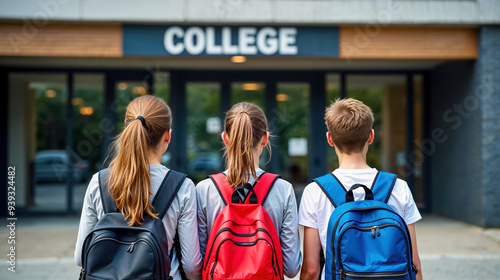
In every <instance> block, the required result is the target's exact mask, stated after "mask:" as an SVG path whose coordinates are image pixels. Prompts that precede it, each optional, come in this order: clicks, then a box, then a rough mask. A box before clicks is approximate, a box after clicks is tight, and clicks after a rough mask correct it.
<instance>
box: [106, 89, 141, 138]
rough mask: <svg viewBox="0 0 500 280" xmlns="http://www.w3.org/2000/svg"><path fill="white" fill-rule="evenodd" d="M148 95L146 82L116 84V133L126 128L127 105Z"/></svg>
mask: <svg viewBox="0 0 500 280" xmlns="http://www.w3.org/2000/svg"><path fill="white" fill-rule="evenodd" d="M147 93H148V85H147V83H146V81H118V82H116V97H115V98H116V100H115V102H114V104H115V107H114V108H115V109H116V133H120V132H121V131H122V130H123V128H124V127H125V123H124V119H125V112H127V105H128V104H129V103H130V102H131V101H132V100H134V99H135V98H137V97H139V96H142V95H145V94H147Z"/></svg>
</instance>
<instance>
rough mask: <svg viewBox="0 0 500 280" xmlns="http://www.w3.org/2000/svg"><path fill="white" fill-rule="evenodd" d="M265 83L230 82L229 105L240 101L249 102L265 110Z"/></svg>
mask: <svg viewBox="0 0 500 280" xmlns="http://www.w3.org/2000/svg"><path fill="white" fill-rule="evenodd" d="M265 92H266V85H265V84H264V83H257V82H244V83H232V84H231V105H234V104H236V103H240V102H251V103H254V104H255V105H258V106H259V107H260V108H261V109H262V110H263V111H265V94H266V93H265Z"/></svg>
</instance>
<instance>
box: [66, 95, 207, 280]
mask: <svg viewBox="0 0 500 280" xmlns="http://www.w3.org/2000/svg"><path fill="white" fill-rule="evenodd" d="M171 120H172V118H171V112H170V108H169V107H168V106H167V104H166V103H165V102H164V101H163V100H161V99H160V98H158V97H154V96H150V95H148V96H143V97H139V98H136V99H134V100H133V101H132V102H131V103H130V104H129V105H128V107H127V112H126V114H125V128H124V130H123V132H122V133H121V134H120V135H119V136H118V138H117V139H116V141H115V142H114V147H115V149H114V150H115V151H116V152H115V153H116V155H114V158H113V160H112V161H111V163H110V166H109V168H108V169H104V170H102V171H100V172H98V173H96V174H95V175H94V176H93V177H92V179H91V181H90V183H89V186H88V189H87V192H86V194H85V199H84V203H83V208H82V215H81V220H80V227H79V231H78V240H77V243H76V248H75V260H76V262H77V264H78V265H80V266H82V264H83V269H82V275H83V276H88V277H89V278H91V279H138V278H140V279H146V278H148V279H166V278H167V276H171V277H173V280H180V279H181V274H183V273H185V275H184V274H183V276H184V277H183V278H185V277H187V278H188V279H199V278H200V270H201V256H200V249H199V248H200V247H199V241H198V238H197V236H198V233H197V224H196V213H197V210H196V192H195V187H194V184H193V182H192V181H191V180H190V179H188V178H185V175H184V174H181V173H178V172H175V171H173V170H169V169H168V168H167V167H165V166H163V165H162V164H161V157H162V154H163V153H165V151H166V150H167V148H168V146H169V143H170V139H171V132H172V130H171ZM175 178H178V180H177V181H175V180H176V179H175ZM174 183H175V184H174ZM106 186H107V187H106ZM157 196H158V197H157ZM164 198H165V199H167V200H168V201H163V199H164ZM113 202H114V203H113ZM110 205H111V206H110ZM113 215H114V216H113ZM117 215H122V216H117ZM113 217H114V218H113ZM117 217H121V218H117ZM120 220H121V223H123V225H121V226H116V224H117V223H119V222H120ZM116 221H117V222H116ZM113 223H114V229H115V230H116V229H117V228H122V229H123V230H122V232H120V231H115V232H113V227H112V226H111V227H110V225H111V224H113ZM154 223H156V224H154ZM158 223H159V224H158ZM104 224H105V225H106V226H108V228H112V229H111V230H107V229H105V230H103V228H105V225H104ZM142 228H146V230H144V231H143V232H140V231H141V230H142ZM151 229H152V230H151ZM99 230H100V231H99ZM106 230H107V231H106ZM155 231H156V232H158V233H155V234H156V235H155V238H156V239H154V238H153V239H151V240H149V241H148V240H146V239H147V236H146V235H147V234H148V232H149V233H154V232H155ZM138 232H140V233H138ZM106 234H107V235H110V236H107V235H106ZM133 234H136V235H137V236H138V237H136V238H135V239H132V237H131V236H132V235H133ZM176 234H177V236H178V238H176ZM153 235H154V234H153ZM100 236H106V238H102V237H100ZM158 236H160V237H158ZM106 242H107V243H106ZM175 242H177V244H174V243H175ZM94 245H95V246H94ZM156 245H158V246H159V247H160V250H156V249H154V248H156V247H155V246H156ZM175 245H180V246H177V247H176V246H175ZM120 246H122V247H120ZM99 248H102V251H103V252H101V253H103V254H101V255H105V254H113V259H110V260H106V261H109V264H108V263H105V262H104V261H101V259H102V258H103V256H100V255H99V251H98V250H99ZM104 248H106V249H104ZM120 248H122V249H120ZM176 248H177V250H176ZM113 250H114V251H113ZM120 250H122V251H120ZM145 250H151V251H152V252H153V253H155V254H159V256H157V255H155V256H157V257H159V258H160V259H161V260H162V262H168V263H160V265H159V266H158V265H156V264H155V263H148V262H149V259H147V258H145V257H143V256H142V255H140V254H142V252H144V251H145ZM159 251H162V253H158V252H159ZM96 254H97V256H96ZM134 254H136V255H134ZM179 254H180V255H181V256H182V258H179ZM150 255H151V254H150ZM134 256H135V257H134ZM104 257H105V256H104ZM92 258H93V259H92ZM137 258H139V259H137ZM108 259H109V257H108ZM97 260H99V261H97ZM96 262H97V263H96ZM99 262H100V263H99ZM115 265H117V266H120V267H114V266H115ZM86 266H87V267H91V266H93V268H92V269H93V271H90V272H89V271H85V270H89V269H90V268H89V269H87V267H86ZM138 266H140V267H141V268H140V269H137V267H138ZM103 267H104V268H103ZM181 268H182V269H181ZM134 269H135V270H140V271H139V272H134V271H133V270H134ZM129 270H130V271H129ZM149 270H150V271H149ZM167 270H168V271H167ZM158 271H159V272H158ZM149 272H151V273H152V274H146V273H149ZM89 273H90V274H92V273H93V275H89ZM134 273H135V274H134ZM137 273H139V274H137ZM103 275H104V276H103ZM138 275H143V276H141V277H140V276H138ZM144 275H147V276H144ZM151 275H154V277H153V276H151ZM101 277H102V278H101ZM82 278H85V277H82Z"/></svg>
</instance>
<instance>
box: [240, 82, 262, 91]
mask: <svg viewBox="0 0 500 280" xmlns="http://www.w3.org/2000/svg"><path fill="white" fill-rule="evenodd" d="M241 89H242V90H245V91H250V90H259V89H260V85H259V84H258V83H244V84H241Z"/></svg>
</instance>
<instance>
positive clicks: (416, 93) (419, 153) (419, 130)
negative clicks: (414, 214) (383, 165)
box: [409, 75, 425, 208]
mask: <svg viewBox="0 0 500 280" xmlns="http://www.w3.org/2000/svg"><path fill="white" fill-rule="evenodd" d="M413 85H414V90H413V97H414V99H413V106H414V107H413V110H414V111H413V112H414V120H413V123H414V128H415V132H414V133H415V135H414V137H415V141H414V149H415V151H414V155H413V156H412V155H410V157H409V160H410V166H412V167H413V176H414V187H415V191H414V194H413V198H414V199H415V202H416V203H417V205H418V206H419V207H420V208H423V207H425V204H424V202H425V199H424V196H425V193H424V182H423V164H424V153H423V150H422V146H423V145H422V143H423V139H424V127H423V124H424V116H423V113H424V109H423V77H422V75H414V76H413Z"/></svg>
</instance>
